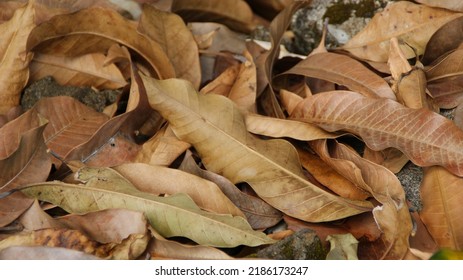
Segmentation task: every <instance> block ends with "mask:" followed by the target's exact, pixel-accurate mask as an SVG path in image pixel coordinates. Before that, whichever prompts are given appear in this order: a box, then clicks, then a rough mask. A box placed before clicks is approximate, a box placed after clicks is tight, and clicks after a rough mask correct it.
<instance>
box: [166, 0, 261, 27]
mask: <svg viewBox="0 0 463 280" xmlns="http://www.w3.org/2000/svg"><path fill="white" fill-rule="evenodd" d="M172 12H174V13H176V14H178V15H180V16H181V17H182V18H183V19H184V20H185V21H186V22H195V21H215V22H219V23H222V24H224V25H226V26H228V27H229V28H232V29H235V30H237V31H240V32H244V33H249V32H250V31H252V30H253V29H254V27H255V26H254V18H253V13H252V10H251V8H250V7H249V5H248V4H247V3H246V2H245V1H243V0H205V1H204V0H176V1H173V3H172Z"/></svg>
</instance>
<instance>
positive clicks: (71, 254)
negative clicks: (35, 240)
mask: <svg viewBox="0 0 463 280" xmlns="http://www.w3.org/2000/svg"><path fill="white" fill-rule="evenodd" d="M99 259H100V258H97V257H95V256H94V255H91V254H87V253H83V252H80V251H76V250H71V249H66V248H56V247H45V246H34V247H31V246H14V247H8V248H6V249H3V250H2V251H0V260H31V261H34V260H99Z"/></svg>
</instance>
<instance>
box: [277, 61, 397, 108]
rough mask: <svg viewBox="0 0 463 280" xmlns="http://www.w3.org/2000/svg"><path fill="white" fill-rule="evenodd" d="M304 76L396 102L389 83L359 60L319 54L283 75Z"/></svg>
mask: <svg viewBox="0 0 463 280" xmlns="http://www.w3.org/2000/svg"><path fill="white" fill-rule="evenodd" d="M287 74H296V75H303V76H308V77H313V78H318V79H322V80H328V81H330V82H333V83H336V84H340V85H343V86H346V87H348V88H349V89H351V90H353V91H357V92H359V93H362V94H364V95H365V96H368V97H381V98H389V99H392V100H395V99H396V98H395V95H394V92H393V91H392V89H391V88H390V87H389V85H388V84H387V82H386V81H385V80H384V79H382V78H381V77H379V76H378V75H376V74H375V73H373V72H372V71H371V70H369V69H368V68H366V67H365V66H364V65H363V64H361V63H360V62H358V61H357V60H355V59H353V58H350V57H348V56H345V55H341V54H336V53H328V52H326V53H318V54H314V55H310V56H308V57H307V58H306V59H304V60H302V61H301V62H299V63H298V64H296V65H295V66H294V67H293V68H291V69H289V70H288V71H286V72H285V73H283V75H287Z"/></svg>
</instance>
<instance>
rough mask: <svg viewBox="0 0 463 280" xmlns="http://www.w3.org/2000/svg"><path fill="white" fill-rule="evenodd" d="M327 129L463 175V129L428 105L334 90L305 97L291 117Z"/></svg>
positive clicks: (424, 163)
mask: <svg viewBox="0 0 463 280" xmlns="http://www.w3.org/2000/svg"><path fill="white" fill-rule="evenodd" d="M291 117H292V118H294V119H298V120H305V121H307V122H310V123H314V124H317V125H319V126H320V127H322V128H323V129H326V130H328V131H337V130H344V131H349V132H351V133H354V134H357V135H359V136H360V137H362V139H363V140H364V141H365V143H366V144H367V145H368V146H369V147H370V148H371V149H373V150H376V151H378V150H382V149H385V148H388V147H394V148H397V149H399V150H401V151H402V152H403V153H404V154H406V155H407V156H408V157H409V158H410V160H412V161H413V162H414V163H415V164H417V165H420V166H431V165H442V166H444V167H446V168H447V169H449V170H450V171H451V172H453V173H455V174H457V175H459V176H462V175H463V152H462V151H463V131H461V130H460V129H459V128H458V127H457V126H456V125H455V124H454V123H453V122H452V121H450V120H448V119H446V118H445V117H443V116H441V115H439V114H437V113H434V112H432V111H429V110H427V109H409V108H406V107H404V106H403V105H401V104H399V103H397V102H395V101H392V100H387V99H375V98H366V97H364V96H363V95H361V94H359V93H355V92H350V91H333V92H326V93H322V94H316V95H314V96H311V97H308V98H306V99H305V100H304V101H303V102H301V103H300V104H299V105H298V108H297V109H296V110H295V111H294V112H293V114H292V115H291Z"/></svg>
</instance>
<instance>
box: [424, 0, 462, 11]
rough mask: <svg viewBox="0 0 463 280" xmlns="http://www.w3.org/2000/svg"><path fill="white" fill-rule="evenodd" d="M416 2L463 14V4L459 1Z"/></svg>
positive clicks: (433, 0)
mask: <svg viewBox="0 0 463 280" xmlns="http://www.w3.org/2000/svg"><path fill="white" fill-rule="evenodd" d="M416 2H418V3H421V4H425V5H427V6H431V7H439V8H445V9H449V10H453V11H457V12H463V3H461V2H460V1H458V0H416Z"/></svg>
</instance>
